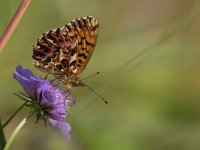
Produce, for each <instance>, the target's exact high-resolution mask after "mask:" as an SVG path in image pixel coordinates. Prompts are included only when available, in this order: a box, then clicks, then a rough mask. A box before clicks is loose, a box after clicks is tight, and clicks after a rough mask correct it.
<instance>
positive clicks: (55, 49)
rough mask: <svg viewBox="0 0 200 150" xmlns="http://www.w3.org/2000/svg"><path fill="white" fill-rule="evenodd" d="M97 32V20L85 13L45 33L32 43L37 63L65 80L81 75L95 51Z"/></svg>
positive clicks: (35, 62)
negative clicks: (85, 15)
mask: <svg viewBox="0 0 200 150" xmlns="http://www.w3.org/2000/svg"><path fill="white" fill-rule="evenodd" d="M97 36H98V21H97V20H96V19H95V18H93V17H84V18H80V19H76V20H74V21H71V22H70V23H69V24H67V25H66V26H64V27H63V28H57V29H54V30H50V31H48V32H47V33H44V34H43V36H42V37H41V38H40V39H38V40H37V42H36V44H35V46H33V55H32V58H33V60H34V64H35V66H36V67H37V68H38V69H40V70H42V71H44V72H46V73H49V74H53V75H54V76H55V77H56V78H57V79H58V78H60V79H62V80H64V83H67V84H68V83H69V84H70V83H71V84H72V85H73V83H72V82H74V81H73V79H75V78H76V79H79V75H80V73H81V72H82V71H83V70H84V69H85V67H86V65H87V63H88V62H89V60H90V57H91V55H92V53H93V51H94V48H95V45H96V41H97Z"/></svg>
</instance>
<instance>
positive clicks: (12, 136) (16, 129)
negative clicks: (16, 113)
mask: <svg viewBox="0 0 200 150" xmlns="http://www.w3.org/2000/svg"><path fill="white" fill-rule="evenodd" d="M36 112H37V110H34V111H33V112H32V113H30V115H29V116H28V117H25V118H24V119H23V120H22V121H21V122H20V123H19V124H18V125H17V127H16V128H15V130H14V131H13V133H12V134H11V136H10V138H9V139H8V142H7V144H6V146H5V147H4V150H8V149H9V147H10V145H11V143H12V142H13V140H14V138H15V137H16V135H17V133H18V132H19V131H20V129H21V128H22V127H23V126H24V125H25V123H26V122H27V120H28V119H29V118H30V117H31V116H32V115H34V114H35V113H36Z"/></svg>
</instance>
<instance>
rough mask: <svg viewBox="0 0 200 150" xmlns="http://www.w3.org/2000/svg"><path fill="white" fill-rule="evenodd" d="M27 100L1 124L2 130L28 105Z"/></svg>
mask: <svg viewBox="0 0 200 150" xmlns="http://www.w3.org/2000/svg"><path fill="white" fill-rule="evenodd" d="M26 103H27V102H25V103H23V104H22V105H21V106H20V107H19V108H18V109H17V110H16V112H15V113H14V114H13V115H12V116H11V117H10V118H9V119H8V120H7V121H6V122H5V123H4V124H3V125H2V126H1V128H2V130H3V128H5V127H6V126H7V124H8V123H9V122H10V121H11V120H12V119H13V118H14V117H15V116H16V115H17V113H18V112H19V111H20V110H21V109H22V108H23V107H24V106H25V105H26Z"/></svg>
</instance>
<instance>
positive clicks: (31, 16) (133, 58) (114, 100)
mask: <svg viewBox="0 0 200 150" xmlns="http://www.w3.org/2000/svg"><path fill="white" fill-rule="evenodd" d="M20 3H21V1H20V0H0V34H1V35H2V33H3V31H4V30H5V28H6V25H7V24H8V22H9V20H10V19H11V18H12V16H13V15H14V13H15V11H16V9H17V7H18V6H19V4H20ZM87 15H90V16H94V17H95V18H97V19H98V20H99V23H100V32H99V37H98V42H97V46H96V49H95V52H94V54H93V56H92V58H91V60H90V63H89V64H88V66H87V68H86V70H85V71H84V73H83V75H82V78H83V77H86V76H88V75H91V74H93V73H95V72H97V71H100V75H98V76H95V77H92V78H90V79H88V80H87V81H85V83H86V84H88V85H89V86H91V87H92V88H93V89H94V90H95V91H97V92H99V93H100V95H101V96H103V97H105V98H106V99H107V100H108V101H109V104H108V105H106V104H104V103H103V102H102V101H101V100H100V99H99V98H98V97H97V96H96V95H94V93H92V92H91V91H90V90H88V89H87V88H75V89H74V90H73V92H72V94H71V96H73V97H77V104H76V105H75V107H73V108H72V110H71V113H70V114H69V117H68V122H70V124H71V126H72V131H71V136H72V141H71V142H66V141H65V140H64V139H63V138H62V137H61V136H60V135H59V134H57V133H56V132H54V131H52V130H51V128H50V127H49V126H48V127H45V126H44V124H43V122H40V123H38V124H35V123H34V122H35V118H32V119H31V120H30V121H29V122H28V123H27V124H26V126H25V127H24V128H23V129H22V131H21V132H20V133H19V134H18V135H17V137H16V139H15V140H14V142H13V144H12V147H11V149H14V150H27V149H29V150H35V149H37V150H46V149H48V150H57V149H59V150H66V149H73V150H102V149H108V150H122V149H123V150H199V149H200V142H199V141H200V42H199V40H200V28H199V27H200V2H199V1H198V0H123V1H120V0H109V1H105V0H102V1H100V0H82V1H73V0H42V1H37V0H33V1H32V2H31V4H30V6H29V8H28V9H27V12H26V13H25V15H24V17H23V18H22V20H21V22H20V23H19V25H18V27H17V28H16V30H15V32H14V34H13V36H12V37H11V39H10V40H9V42H8V44H7V45H6V47H5V49H4V51H3V52H2V53H1V55H0V67H1V71H0V114H1V115H0V117H1V119H2V121H5V120H6V118H8V117H9V116H10V115H11V114H12V113H13V112H14V111H15V110H16V109H17V108H18V107H19V106H20V105H21V104H22V101H20V100H19V99H18V98H17V97H16V96H14V95H13V94H12V93H13V92H17V91H22V88H21V87H20V85H19V84H18V83H17V81H15V80H14V79H13V77H12V73H13V71H14V69H15V67H16V66H17V65H19V64H20V65H22V66H23V67H26V68H29V69H31V70H32V71H33V72H34V73H36V74H38V75H41V76H43V77H44V76H45V74H44V73H42V72H40V71H38V70H37V69H35V68H34V66H33V65H32V58H31V55H32V45H33V44H34V42H35V41H36V39H37V38H39V37H40V35H41V34H42V33H44V32H46V31H48V30H49V29H54V28H56V27H62V26H64V25H65V24H67V23H68V22H70V21H71V20H73V19H75V18H79V17H83V16H87ZM28 112H29V110H28V109H24V110H23V111H22V112H21V113H20V114H19V115H18V116H17V117H16V118H15V119H14V120H13V121H12V122H11V123H10V124H9V125H8V126H7V127H6V129H5V132H6V137H7V138H8V137H9V135H10V134H11V132H12V131H13V129H14V127H16V125H17V124H18V123H19V122H20V121H21V119H22V118H23V117H24V116H26V115H27V114H28Z"/></svg>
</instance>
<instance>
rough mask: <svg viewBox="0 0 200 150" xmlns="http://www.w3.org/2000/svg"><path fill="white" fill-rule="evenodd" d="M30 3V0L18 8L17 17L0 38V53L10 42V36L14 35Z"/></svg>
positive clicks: (23, 2) (14, 17)
mask: <svg viewBox="0 0 200 150" xmlns="http://www.w3.org/2000/svg"><path fill="white" fill-rule="evenodd" d="M29 3H30V0H23V1H22V3H21V4H20V6H19V7H18V9H17V11H16V13H15V15H14V16H13V18H12V20H11V21H10V23H9V24H8V26H7V28H6V30H5V32H4V33H3V35H2V37H1V38H0V53H1V52H2V50H3V48H4V47H5V45H6V43H7V42H8V40H9V39H10V36H11V35H12V33H13V31H14V30H15V28H16V27H17V25H18V23H19V21H20V19H21V17H22V16H23V14H24V12H25V11H26V9H27V8H28V5H29Z"/></svg>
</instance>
